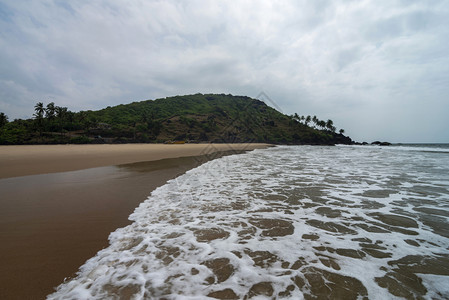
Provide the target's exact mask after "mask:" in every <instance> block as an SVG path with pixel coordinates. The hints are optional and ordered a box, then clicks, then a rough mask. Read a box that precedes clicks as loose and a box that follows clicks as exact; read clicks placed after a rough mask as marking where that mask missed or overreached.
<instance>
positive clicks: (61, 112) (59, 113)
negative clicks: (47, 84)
mask: <svg viewBox="0 0 449 300" xmlns="http://www.w3.org/2000/svg"><path fill="white" fill-rule="evenodd" d="M47 107H48V106H47ZM54 110H55V112H56V117H57V118H58V120H59V128H60V130H61V135H62V130H63V124H64V118H65V117H66V115H67V107H60V106H56V107H55V108H54Z"/></svg>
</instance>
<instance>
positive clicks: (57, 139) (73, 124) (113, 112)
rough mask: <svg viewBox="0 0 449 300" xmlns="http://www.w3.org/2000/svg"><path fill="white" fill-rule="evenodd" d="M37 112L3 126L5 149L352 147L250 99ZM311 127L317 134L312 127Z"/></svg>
mask: <svg viewBox="0 0 449 300" xmlns="http://www.w3.org/2000/svg"><path fill="white" fill-rule="evenodd" d="M37 106H38V105H36V114H35V118H34V119H30V120H15V121H14V122H9V123H6V124H5V125H3V127H2V128H1V129H0V143H2V144H29V143H103V142H107V143H139V142H160V143H162V142H170V141H185V142H216V143H233V142H266V143H274V144H335V143H345V144H349V143H352V141H351V139H350V138H348V137H346V136H344V135H343V134H337V133H335V127H333V123H332V121H330V120H328V122H327V123H325V122H323V121H319V120H318V119H316V118H313V120H314V122H312V118H311V117H310V116H309V117H308V119H307V118H304V117H303V118H301V117H299V116H298V115H296V114H295V116H287V115H284V114H282V113H280V112H278V111H276V110H275V109H273V108H271V107H269V106H267V105H266V104H265V103H264V102H262V101H260V100H256V99H251V98H249V97H245V96H232V95H224V94H207V95H203V94H195V95H186V96H176V97H169V98H163V99H157V100H147V101H141V102H133V103H130V104H124V105H118V106H114V107H107V108H105V109H102V110H99V111H81V112H78V113H73V112H70V111H67V110H65V112H61V111H63V109H61V108H59V110H58V109H56V112H53V113H52V108H53V104H51V106H50V108H48V105H47V108H48V109H45V108H44V113H45V116H44V114H43V113H42V105H41V113H40V114H39V113H38V110H39V109H38V107H37ZM56 108H58V107H56ZM58 112H60V113H59V114H58ZM329 121H330V123H329ZM311 122H312V124H313V125H314V127H315V128H313V127H311V126H308V124H309V123H311ZM306 124H307V125H306ZM326 125H327V126H326Z"/></svg>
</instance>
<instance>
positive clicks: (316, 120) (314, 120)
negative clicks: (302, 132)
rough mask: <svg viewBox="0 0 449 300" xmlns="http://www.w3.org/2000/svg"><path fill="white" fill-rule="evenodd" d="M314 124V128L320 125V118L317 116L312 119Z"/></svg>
mask: <svg viewBox="0 0 449 300" xmlns="http://www.w3.org/2000/svg"><path fill="white" fill-rule="evenodd" d="M312 122H313V124H315V125H314V126H313V127H316V126H317V123H318V118H317V117H316V116H313V117H312Z"/></svg>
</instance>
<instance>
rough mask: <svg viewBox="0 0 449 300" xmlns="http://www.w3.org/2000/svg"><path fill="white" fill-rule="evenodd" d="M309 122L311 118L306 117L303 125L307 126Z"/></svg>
mask: <svg viewBox="0 0 449 300" xmlns="http://www.w3.org/2000/svg"><path fill="white" fill-rule="evenodd" d="M311 120H312V117H311V116H307V117H306V120H305V124H306V125H307V126H309V123H310V121H311Z"/></svg>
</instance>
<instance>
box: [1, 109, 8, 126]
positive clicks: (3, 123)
mask: <svg viewBox="0 0 449 300" xmlns="http://www.w3.org/2000/svg"><path fill="white" fill-rule="evenodd" d="M7 123H8V116H7V115H5V114H4V113H2V112H0V128H1V127H3V126H5V125H6V124H7Z"/></svg>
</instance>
